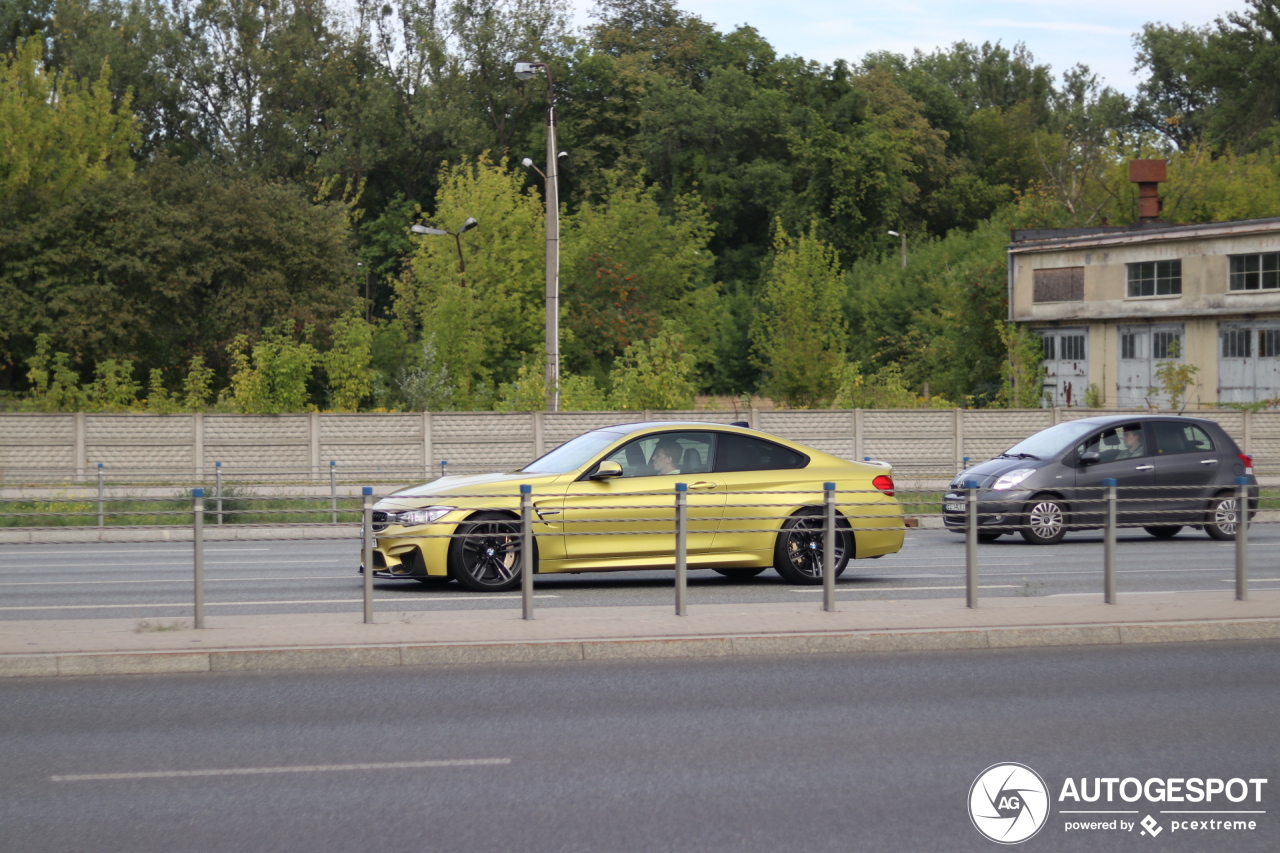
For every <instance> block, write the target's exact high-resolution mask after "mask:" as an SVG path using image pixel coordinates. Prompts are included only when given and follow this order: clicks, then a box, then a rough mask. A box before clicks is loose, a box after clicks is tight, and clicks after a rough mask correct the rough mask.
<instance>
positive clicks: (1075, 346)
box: [1059, 335, 1084, 361]
mask: <svg viewBox="0 0 1280 853" xmlns="http://www.w3.org/2000/svg"><path fill="white" fill-rule="evenodd" d="M1061 349H1062V353H1061V354H1060V356H1059V357H1060V358H1061V359H1062V360H1063V361H1084V335H1063V336H1062V347H1061Z"/></svg>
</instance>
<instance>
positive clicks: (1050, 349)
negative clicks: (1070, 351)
mask: <svg viewBox="0 0 1280 853" xmlns="http://www.w3.org/2000/svg"><path fill="white" fill-rule="evenodd" d="M1057 340H1058V339H1057V338H1055V337H1054V336H1053V335H1045V336H1044V337H1042V338H1041V339H1040V351H1041V354H1042V355H1043V356H1044V360H1045V361H1057V360H1058V356H1057V355H1055V354H1054V346H1053V345H1054V344H1055V343H1056V342H1057Z"/></svg>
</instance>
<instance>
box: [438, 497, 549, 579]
mask: <svg viewBox="0 0 1280 853" xmlns="http://www.w3.org/2000/svg"><path fill="white" fill-rule="evenodd" d="M521 556H522V555H521V554H520V522H518V521H516V520H515V519H514V518H511V517H510V516H507V515H503V514H502V513H500V512H478V513H476V514H475V515H473V516H471V517H470V518H469V519H467V520H466V521H465V522H464V523H462V524H459V525H458V527H457V529H456V530H455V531H454V539H453V541H452V542H451V543H449V575H450V577H452V578H453V579H454V580H456V581H457V582H458V583H459V584H460V585H461V586H462V587H463V588H464V589H469V590H471V591H472V592H502V591H504V590H508V589H514V588H515V587H516V586H518V585H519V583H520V572H521V571H522V570H523V568H524V560H522V559H521ZM533 558H534V561H535V563H536V561H537V558H538V554H537V545H536V544H535V546H534V555H533Z"/></svg>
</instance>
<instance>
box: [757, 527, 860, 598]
mask: <svg viewBox="0 0 1280 853" xmlns="http://www.w3.org/2000/svg"><path fill="white" fill-rule="evenodd" d="M823 526H824V522H823V519H822V516H821V515H819V514H817V513H798V514H796V515H793V516H791V517H790V518H788V519H787V520H786V521H784V522H783V523H782V530H781V531H780V532H779V533H778V541H777V544H775V545H774V548H773V568H774V569H775V570H776V571H777V573H778V574H779V575H781V576H782V578H783V580H787V581H790V582H791V583H794V584H805V585H813V584H819V583H822V546H823ZM836 526H837V527H839V528H840V530H839V532H838V533H837V535H836V541H835V576H836V577H840V575H841V574H842V573H843V572H844V569H845V566H847V565H848V563H849V557H850V556H851V555H852V553H853V534H852V532H850V530H849V523H848V522H846V521H845V520H844V519H843V518H838V519H836Z"/></svg>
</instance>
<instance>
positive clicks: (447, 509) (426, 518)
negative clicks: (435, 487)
mask: <svg viewBox="0 0 1280 853" xmlns="http://www.w3.org/2000/svg"><path fill="white" fill-rule="evenodd" d="M453 509H454V508H453V507H451V506H429V507H427V508H425V509H407V510H405V511H404V512H398V513H396V517H395V521H396V522H397V523H399V524H403V525H404V526H405V527H412V526H414V525H417V524H430V523H431V522H433V521H439V520H440V519H442V518H444V517H445V516H446V515H448V514H449V513H451V512H453Z"/></svg>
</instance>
